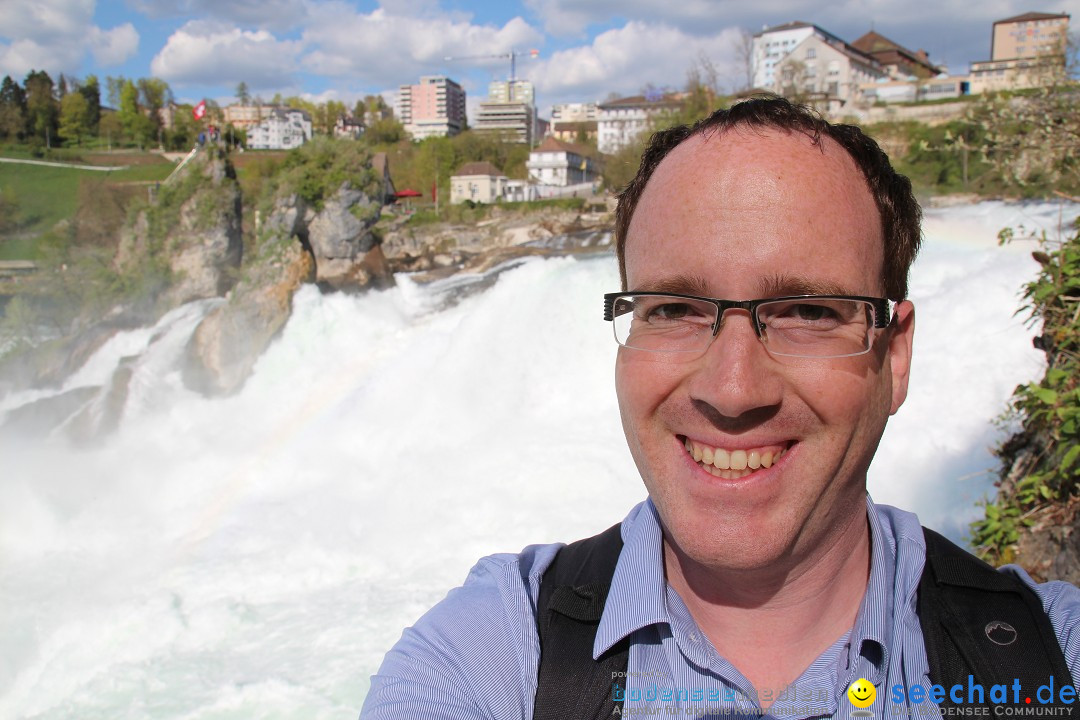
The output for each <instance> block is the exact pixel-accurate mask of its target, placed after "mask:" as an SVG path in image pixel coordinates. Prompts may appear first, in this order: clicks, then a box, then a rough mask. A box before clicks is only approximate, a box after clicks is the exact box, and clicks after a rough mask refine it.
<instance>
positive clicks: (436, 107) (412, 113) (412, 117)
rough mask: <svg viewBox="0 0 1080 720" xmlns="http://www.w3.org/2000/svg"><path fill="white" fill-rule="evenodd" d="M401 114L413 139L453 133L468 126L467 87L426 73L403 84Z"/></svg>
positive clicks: (399, 114)
mask: <svg viewBox="0 0 1080 720" xmlns="http://www.w3.org/2000/svg"><path fill="white" fill-rule="evenodd" d="M397 116H398V120H400V121H401V124H402V125H404V126H405V132H407V133H409V135H410V136H411V137H412V139H413V140H423V139H424V138H429V137H453V136H454V135H457V134H458V133H460V132H461V131H462V130H463V129H464V128H465V90H464V89H462V87H461V86H460V85H458V84H457V83H456V82H454V81H453V80H451V79H450V78H448V77H443V76H441V75H428V76H425V77H422V78H420V83H419V84H417V85H402V86H401V87H400V88H399V93H398V102H397Z"/></svg>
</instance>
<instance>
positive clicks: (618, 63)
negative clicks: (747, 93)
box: [529, 21, 741, 107]
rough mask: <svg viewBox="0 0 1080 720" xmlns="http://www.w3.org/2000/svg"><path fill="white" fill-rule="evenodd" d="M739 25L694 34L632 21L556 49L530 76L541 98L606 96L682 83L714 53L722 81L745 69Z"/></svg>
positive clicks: (545, 100) (545, 103)
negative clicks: (739, 46)
mask: <svg viewBox="0 0 1080 720" xmlns="http://www.w3.org/2000/svg"><path fill="white" fill-rule="evenodd" d="M738 37H739V30H738V29H737V28H728V29H725V30H722V31H720V32H719V33H713V34H711V35H709V36H707V37H694V36H692V35H689V34H687V33H685V32H683V31H682V30H679V29H678V28H675V27H671V26H668V25H660V24H650V23H645V22H639V21H635V22H630V23H627V24H626V25H625V26H624V27H622V28H619V29H615V30H608V31H607V32H603V33H601V34H599V35H597V36H596V38H594V39H593V42H592V43H591V44H589V45H584V46H581V47H577V48H572V49H569V50H561V51H559V52H556V53H555V54H554V55H552V56H551V57H550V58H548V59H545V60H542V61H540V62H539V63H538V65H537V66H536V67H535V69H532V70H530V72H529V76H530V77H531V79H532V80H533V82H534V83H535V84H536V86H537V94H538V95H539V96H540V97H539V99H540V101H541V102H540V104H541V105H542V107H547V106H548V104H549V103H554V102H572V101H579V102H581V101H585V102H587V101H594V100H603V99H604V98H605V97H607V95H608V94H610V93H615V94H617V95H623V96H625V95H634V94H637V93H640V92H641V90H642V88H643V87H644V86H646V85H649V84H651V85H654V86H656V87H671V88H677V89H682V87H683V86H684V85H685V83H686V74H687V71H689V70H690V69H691V68H692V67H693V66H694V65H695V63H696V62H697V61H698V58H699V56H701V55H704V56H705V57H706V58H708V59H709V60H710V61H711V62H712V64H713V65H714V66H715V68H716V69H717V71H718V74H719V81H720V83H721V85H724V84H732V83H734V82H737V81H738V79H739V78H740V73H741V71H740V70H739V68H738V65H737V61H736V59H735V46H736V42H737V41H738Z"/></svg>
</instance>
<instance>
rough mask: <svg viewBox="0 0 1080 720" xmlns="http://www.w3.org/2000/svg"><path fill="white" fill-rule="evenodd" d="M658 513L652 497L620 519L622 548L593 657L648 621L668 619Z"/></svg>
mask: <svg viewBox="0 0 1080 720" xmlns="http://www.w3.org/2000/svg"><path fill="white" fill-rule="evenodd" d="M663 538H664V534H663V531H662V530H661V529H660V516H659V515H658V514H657V512H656V507H655V506H654V505H653V503H652V499H647V500H646V501H645V502H643V503H640V504H639V505H637V506H636V507H635V508H634V509H633V510H631V511H630V514H629V515H627V516H626V519H625V520H623V523H622V539H623V549H622V554H620V555H619V561H618V563H616V565H615V574H614V575H613V576H612V578H611V587H610V589H609V590H608V596H607V602H606V603H605V605H604V614H603V616H602V617H601V618H600V625H599V626H598V627H597V629H596V642H595V643H594V644H593V657H594V658H598V657H600V655H602V654H603V653H604V652H606V651H607V650H608V649H609V648H611V647H612V646H613V645H615V643H617V642H619V641H620V640H622V639H623V638H624V637H626V636H627V635H629V634H630V633H632V632H634V631H635V630H640V629H641V628H643V627H648V626H649V625H655V624H657V623H667V622H669V618H668V612H667V604H666V602H665V593H666V592H667V580H666V579H665V577H664V559H663V552H664V550H663V548H664V543H663Z"/></svg>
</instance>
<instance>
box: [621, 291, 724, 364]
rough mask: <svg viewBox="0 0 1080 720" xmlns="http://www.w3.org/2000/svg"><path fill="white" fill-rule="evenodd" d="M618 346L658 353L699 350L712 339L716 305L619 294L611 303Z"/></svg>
mask: <svg viewBox="0 0 1080 720" xmlns="http://www.w3.org/2000/svg"><path fill="white" fill-rule="evenodd" d="M612 316H613V318H614V325H615V339H616V340H618V342H619V344H620V345H625V346H626V347H630V348H636V349H639V350H653V351H657V352H700V351H702V350H704V349H705V348H706V347H708V345H709V342H710V341H711V340H712V334H713V333H712V331H713V326H714V324H715V323H716V306H715V305H713V304H712V303H708V302H702V301H700V300H688V299H687V298H681V297H671V296H666V295H634V296H629V297H622V298H619V299H617V300H616V301H615V303H614V305H613V306H612Z"/></svg>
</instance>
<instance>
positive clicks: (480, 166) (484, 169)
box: [453, 160, 506, 177]
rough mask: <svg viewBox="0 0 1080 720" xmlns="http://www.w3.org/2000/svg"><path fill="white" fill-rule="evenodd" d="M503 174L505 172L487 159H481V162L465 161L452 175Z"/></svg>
mask: <svg viewBox="0 0 1080 720" xmlns="http://www.w3.org/2000/svg"><path fill="white" fill-rule="evenodd" d="M505 174H506V173H504V172H503V171H502V170H500V169H499V168H497V167H495V166H494V165H492V164H491V163H489V162H488V161H487V160H483V161H481V162H470V163H465V164H464V165H462V166H461V167H459V168H458V171H457V172H456V173H454V175H453V177H462V176H465V175H488V176H498V175H505Z"/></svg>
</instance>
